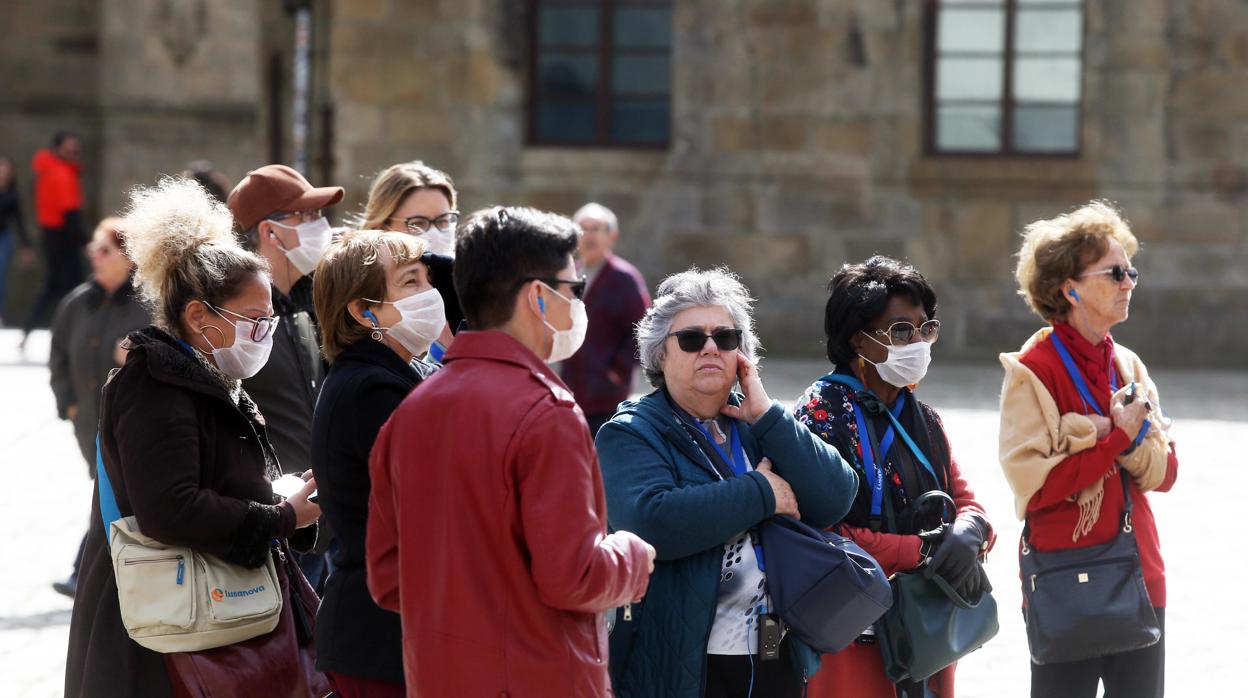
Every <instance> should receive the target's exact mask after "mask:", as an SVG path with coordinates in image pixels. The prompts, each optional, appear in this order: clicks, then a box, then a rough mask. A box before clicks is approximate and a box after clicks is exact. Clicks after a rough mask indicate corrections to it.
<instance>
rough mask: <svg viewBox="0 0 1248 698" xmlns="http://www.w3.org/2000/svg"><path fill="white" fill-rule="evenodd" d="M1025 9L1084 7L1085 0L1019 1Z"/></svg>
mask: <svg viewBox="0 0 1248 698" xmlns="http://www.w3.org/2000/svg"><path fill="white" fill-rule="evenodd" d="M1018 4H1019V5H1022V6H1024V7H1083V0H1018Z"/></svg>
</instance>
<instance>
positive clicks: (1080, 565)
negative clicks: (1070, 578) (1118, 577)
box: [1031, 557, 1132, 591]
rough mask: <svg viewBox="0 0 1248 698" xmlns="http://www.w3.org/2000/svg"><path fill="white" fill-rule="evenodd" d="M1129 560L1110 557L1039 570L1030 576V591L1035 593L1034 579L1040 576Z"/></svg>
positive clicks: (1129, 559) (1128, 559)
mask: <svg viewBox="0 0 1248 698" xmlns="http://www.w3.org/2000/svg"><path fill="white" fill-rule="evenodd" d="M1131 559H1132V558H1130V557H1111V558H1107V559H1104V560H1094V561H1090V562H1088V563H1080V562H1072V563H1069V564H1065V565H1059V566H1057V567H1052V568H1050V569H1047V570H1041V571H1039V572H1037V573H1035V574H1033V575H1031V590H1032V591H1035V590H1036V577H1039V576H1042V575H1047V574H1052V573H1054V572H1064V571H1066V570H1074V569H1079V568H1084V569H1095V568H1097V567H1105V566H1106V565H1109V564H1111V563H1115V562H1130V561H1131Z"/></svg>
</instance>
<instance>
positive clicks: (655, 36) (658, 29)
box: [614, 6, 672, 48]
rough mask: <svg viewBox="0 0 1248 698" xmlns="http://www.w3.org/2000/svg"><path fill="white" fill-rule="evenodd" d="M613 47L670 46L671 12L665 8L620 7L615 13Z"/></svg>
mask: <svg viewBox="0 0 1248 698" xmlns="http://www.w3.org/2000/svg"><path fill="white" fill-rule="evenodd" d="M614 38H615V45H616V46H622V47H626V48H633V47H666V46H671V45H672V10H671V9H670V8H667V7H644V6H643V7H621V8H619V9H618V10H616V12H615V30H614Z"/></svg>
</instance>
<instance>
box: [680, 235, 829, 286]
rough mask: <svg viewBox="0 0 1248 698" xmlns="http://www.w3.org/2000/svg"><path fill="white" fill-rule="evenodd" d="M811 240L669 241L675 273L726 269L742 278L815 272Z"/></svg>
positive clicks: (711, 237) (692, 238) (722, 237)
mask: <svg viewBox="0 0 1248 698" xmlns="http://www.w3.org/2000/svg"><path fill="white" fill-rule="evenodd" d="M810 249H811V245H810V239H809V238H808V237H807V236H805V235H799V234H777V235H760V234H723V233H713V232H704V233H674V234H672V235H669V236H668V238H667V246H666V253H667V259H668V260H669V261H670V263H671V264H672V267H670V268H673V269H685V268H688V267H690V266H694V265H696V266H698V267H701V268H704V269H705V268H709V267H715V266H720V265H726V266H727V267H729V268H730V269H732V270H733V271H736V272H737V273H739V274H741V275H743V276H770V275H784V274H805V273H807V272H809V271H811V269H812V265H811V262H812V259H811V257H812V256H811V254H810Z"/></svg>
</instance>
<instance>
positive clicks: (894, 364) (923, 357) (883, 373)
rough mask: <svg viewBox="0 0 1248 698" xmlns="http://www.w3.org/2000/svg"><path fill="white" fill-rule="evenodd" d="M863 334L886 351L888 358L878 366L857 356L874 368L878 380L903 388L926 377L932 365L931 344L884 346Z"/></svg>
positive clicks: (916, 343) (919, 341)
mask: <svg viewBox="0 0 1248 698" xmlns="http://www.w3.org/2000/svg"><path fill="white" fill-rule="evenodd" d="M863 334H864V335H866V336H867V338H868V339H870V340H871V341H873V342H875V343H876V344H878V345H880V346H882V347H884V348H886V349H888V358H887V359H885V360H884V361H881V362H880V363H878V364H877V363H875V362H874V361H872V360H871V359H868V358H867V357H865V356H862V354H859V355H858V356H861V357H862V359H863V360H864V361H866V362H867V363H869V364H871V365H872V366H875V370H876V372H877V373H879V374H880V378H882V379H884V382H885V383H888V384H889V385H893V386H896V387H898V388H904V387H906V386H908V385H914V384H915V383H918V382H919V381H921V380H923V377H924V376H926V375H927V367H928V366H929V365H931V363H932V343H931V342H924V341H921V340H916V341H913V342H911V343H909V344H905V345H902V346H895V345H892V344H885V343H884V342H881V341H880V340H878V339H876V338H875V337H872V336H871V335H869V334H867V333H866V332H863Z"/></svg>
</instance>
